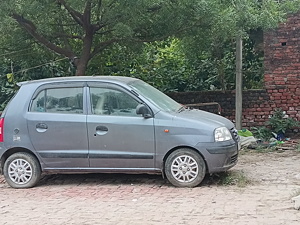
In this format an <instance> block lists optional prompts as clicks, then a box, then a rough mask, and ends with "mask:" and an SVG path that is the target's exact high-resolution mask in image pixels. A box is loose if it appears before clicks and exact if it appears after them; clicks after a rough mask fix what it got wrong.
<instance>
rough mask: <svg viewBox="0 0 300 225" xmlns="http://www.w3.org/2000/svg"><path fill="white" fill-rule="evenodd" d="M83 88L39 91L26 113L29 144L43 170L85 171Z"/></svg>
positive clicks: (53, 88)
mask: <svg viewBox="0 0 300 225" xmlns="http://www.w3.org/2000/svg"><path fill="white" fill-rule="evenodd" d="M84 90H85V89H84V86H83V84H73V85H72V84H71V85H68V86H60V85H58V86H56V87H53V86H51V87H49V86H48V87H45V88H41V89H40V90H39V91H38V92H37V93H36V94H35V96H34V97H33V100H32V103H31V106H30V110H29V112H28V113H27V115H26V117H27V121H28V122H27V126H28V131H29V135H30V139H31V141H32V144H33V146H34V148H35V150H36V152H37V153H38V154H39V156H40V157H41V158H42V160H43V162H44V163H45V169H76V168H88V167H89V162H88V140H87V127H86V112H84V104H85V101H84V94H83V92H84Z"/></svg>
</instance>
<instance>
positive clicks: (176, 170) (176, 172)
mask: <svg viewBox="0 0 300 225" xmlns="http://www.w3.org/2000/svg"><path fill="white" fill-rule="evenodd" d="M171 173H172V175H173V177H174V178H175V179H176V180H177V181H179V182H182V183H186V182H192V181H193V180H195V179H196V177H197V176H198V173H199V168H198V163H197V161H196V160H195V159H194V158H193V157H190V156H188V155H182V156H178V157H177V158H175V159H174V160H173V162H172V165H171Z"/></svg>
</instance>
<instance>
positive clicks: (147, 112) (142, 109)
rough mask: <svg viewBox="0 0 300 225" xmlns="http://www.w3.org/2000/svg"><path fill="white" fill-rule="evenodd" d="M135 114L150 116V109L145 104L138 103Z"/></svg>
mask: <svg viewBox="0 0 300 225" xmlns="http://www.w3.org/2000/svg"><path fill="white" fill-rule="evenodd" d="M136 114H138V115H142V116H143V117H144V118H146V119H147V118H151V117H152V115H151V111H150V110H149V108H148V107H147V106H145V105H144V104H139V105H138V106H137V107H136Z"/></svg>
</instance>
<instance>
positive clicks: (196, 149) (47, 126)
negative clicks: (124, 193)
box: [0, 76, 239, 188]
mask: <svg viewBox="0 0 300 225" xmlns="http://www.w3.org/2000/svg"><path fill="white" fill-rule="evenodd" d="M19 86H20V88H19V91H18V92H17V94H16V95H15V96H14V97H13V98H12V99H11V101H10V103H9V104H8V105H7V107H6V108H5V110H4V111H3V113H2V115H1V117H0V163H1V164H0V169H1V173H2V174H4V177H5V179H6V181H7V183H8V184H9V185H10V186H11V187H14V188H30V187H33V186H34V185H36V184H37V182H38V181H39V179H40V176H41V174H42V173H160V174H162V175H163V176H165V177H167V179H168V180H169V182H170V183H172V184H173V185H175V186H178V187H195V186H197V185H199V184H200V183H201V182H202V180H203V178H204V176H205V174H207V173H210V174H211V173H215V172H220V171H226V170H228V169H229V168H231V167H233V166H234V165H235V164H236V163H237V158H238V151H239V138H238V135H237V131H236V129H235V128H234V125H233V123H232V122H230V121H229V120H228V119H226V118H224V117H221V116H218V115H215V114H212V113H208V112H204V111H201V110H196V109H189V108H186V107H184V106H182V105H181V104H179V103H177V102H175V101H174V100H172V99H171V98H169V97H168V96H166V95H165V94H163V93H162V92H160V91H158V90H157V89H155V88H154V87H152V86H151V85H149V84H147V83H145V82H143V81H141V80H139V79H135V78H129V77H117V76H93V77H87V76H84V77H65V78H49V79H43V80H36V81H27V82H22V83H19Z"/></svg>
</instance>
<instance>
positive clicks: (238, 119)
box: [235, 35, 243, 130]
mask: <svg viewBox="0 0 300 225" xmlns="http://www.w3.org/2000/svg"><path fill="white" fill-rule="evenodd" d="M242 52H243V40H242V37H241V36H240V35H238V36H237V38H236V82H235V85H236V92H235V126H236V129H238V130H241V129H242V111H243V92H242V85H243V74H242V69H243V61H242V60H243V55H242V54H243V53H242Z"/></svg>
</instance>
